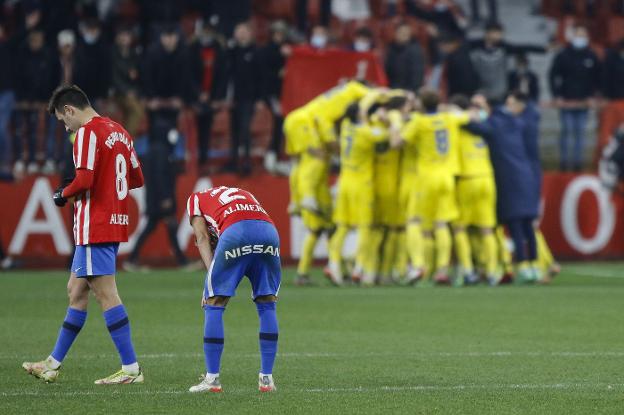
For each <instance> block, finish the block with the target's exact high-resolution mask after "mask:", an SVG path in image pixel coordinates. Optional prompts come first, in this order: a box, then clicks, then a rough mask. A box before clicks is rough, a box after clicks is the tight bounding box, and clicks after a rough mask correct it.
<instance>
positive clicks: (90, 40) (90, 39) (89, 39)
mask: <svg viewBox="0 0 624 415" xmlns="http://www.w3.org/2000/svg"><path fill="white" fill-rule="evenodd" d="M99 37H100V35H97V34H93V33H85V34H84V35H82V38H83V39H84V41H85V43H86V44H88V45H93V44H94V43H95V42H97V40H98V38H99Z"/></svg>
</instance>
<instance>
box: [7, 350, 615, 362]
mask: <svg viewBox="0 0 624 415" xmlns="http://www.w3.org/2000/svg"><path fill="white" fill-rule="evenodd" d="M225 353H226V355H227V356H234V357H239V358H249V359H252V358H253V359H255V358H258V357H260V354H259V353H228V352H227V351H226V352H225ZM203 356H204V354H203V353H199V352H198V353H151V354H149V353H148V354H140V355H138V356H137V357H138V358H139V359H186V358H196V357H203ZM112 357H117V354H114V353H101V354H77V355H72V356H71V357H70V358H71V359H103V358H112ZM277 357H278V358H295V359H296V358H335V357H340V358H345V357H346V358H361V357H403V358H409V357H423V358H425V357H442V358H443V357H475V358H479V357H569V358H576V357H578V358H582V357H605V358H606V357H624V350H622V351H587V352H580V351H558V352H512V351H493V352H431V353H427V352H423V353H418V352H416V353H384V352H370V353H330V352H327V353H324V352H284V353H278V354H277ZM23 358H24V355H18V354H0V360H12V359H23Z"/></svg>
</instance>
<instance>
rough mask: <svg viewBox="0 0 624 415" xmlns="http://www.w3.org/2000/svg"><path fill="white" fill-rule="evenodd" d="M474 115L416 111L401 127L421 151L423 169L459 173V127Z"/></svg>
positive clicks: (404, 136)
mask: <svg viewBox="0 0 624 415" xmlns="http://www.w3.org/2000/svg"><path fill="white" fill-rule="evenodd" d="M469 121H470V117H469V116H468V114H467V113H464V112H437V113H434V114H421V113H414V114H413V115H412V117H411V119H410V120H409V121H408V122H407V124H406V125H405V126H404V127H403V129H402V130H401V136H402V137H403V139H404V140H405V141H406V143H407V144H408V145H409V144H410V143H411V144H414V146H415V147H416V149H417V151H418V164H417V166H418V167H417V168H418V171H419V172H420V173H423V174H429V173H440V172H442V173H445V174H451V175H457V174H458V173H459V148H458V145H457V142H458V135H459V128H460V126H462V125H464V124H467V123H468V122H469Z"/></svg>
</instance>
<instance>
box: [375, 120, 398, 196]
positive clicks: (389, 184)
mask: <svg viewBox="0 0 624 415" xmlns="http://www.w3.org/2000/svg"><path fill="white" fill-rule="evenodd" d="M388 120H389V122H390V126H393V127H394V128H398V129H400V128H401V123H402V116H401V112H400V111H396V110H393V111H389V112H388ZM371 125H372V126H374V127H376V128H380V129H383V130H385V131H388V128H389V127H388V126H386V125H384V124H383V123H381V122H380V121H378V120H377V119H376V117H374V116H373V117H371ZM386 137H387V134H386ZM386 140H387V138H386ZM400 161H401V152H400V151H399V150H398V149H393V148H390V143H389V142H388V141H385V142H380V143H379V146H378V148H377V152H376V154H375V191H376V192H377V193H388V192H392V193H396V191H397V190H396V189H397V186H398V184H399V164H400Z"/></svg>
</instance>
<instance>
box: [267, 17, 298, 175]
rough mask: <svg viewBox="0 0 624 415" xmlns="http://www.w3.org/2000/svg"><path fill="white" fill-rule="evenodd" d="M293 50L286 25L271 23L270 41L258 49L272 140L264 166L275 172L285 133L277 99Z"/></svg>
mask: <svg viewBox="0 0 624 415" xmlns="http://www.w3.org/2000/svg"><path fill="white" fill-rule="evenodd" d="M291 53H292V49H291V47H290V45H289V44H288V26H287V25H286V23H284V22H283V21H277V22H275V23H273V24H272V25H271V40H270V41H269V43H268V44H267V45H266V46H265V47H263V48H262V49H261V50H260V57H261V61H262V69H263V76H262V77H263V80H262V85H263V86H264V90H263V100H264V102H265V104H266V105H267V107H268V108H269V110H270V111H271V115H272V117H273V132H272V135H271V143H270V145H269V148H268V149H267V152H266V155H265V156H264V167H265V168H266V169H267V170H268V171H270V172H272V173H274V172H276V169H277V167H278V164H277V158H278V156H279V154H280V151H281V149H282V141H283V137H284V133H283V131H282V125H283V123H284V116H283V114H282V106H281V103H280V99H281V96H282V82H283V81H284V66H285V65H286V58H287V57H288V56H289V55H290V54H291Z"/></svg>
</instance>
